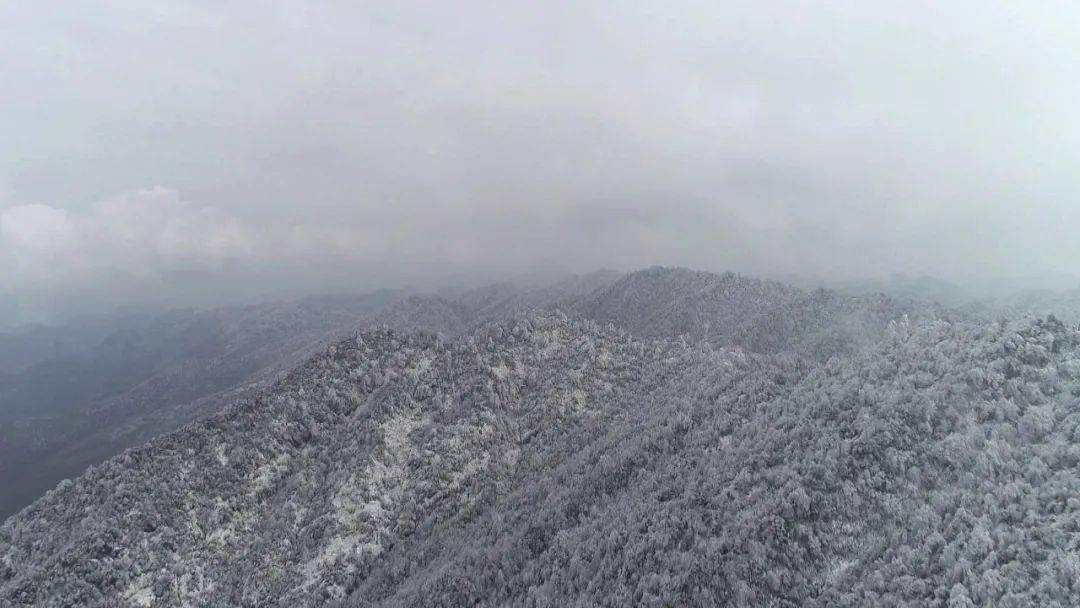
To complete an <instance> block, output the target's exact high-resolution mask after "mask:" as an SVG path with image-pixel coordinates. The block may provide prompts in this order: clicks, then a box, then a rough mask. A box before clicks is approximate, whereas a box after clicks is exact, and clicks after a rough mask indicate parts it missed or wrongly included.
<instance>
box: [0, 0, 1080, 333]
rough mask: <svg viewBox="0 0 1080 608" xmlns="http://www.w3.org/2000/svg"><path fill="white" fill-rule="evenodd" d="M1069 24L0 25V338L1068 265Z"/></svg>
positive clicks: (356, 14) (541, 12)
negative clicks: (272, 301) (128, 307)
mask: <svg viewBox="0 0 1080 608" xmlns="http://www.w3.org/2000/svg"><path fill="white" fill-rule="evenodd" d="M1078 26H1080V7H1078V6H1076V5H1075V4H1072V3H1048V2H1025V3H1010V4H1009V5H1004V4H1001V5H998V4H987V3H981V2H966V1H965V2H950V3H931V2H909V3H904V4H902V5H898V4H894V3H884V2H865V1H851V2H816V3H804V2H779V1H775V0H768V1H760V0H756V1H754V2H723V3H716V2H677V3H638V2H619V3H614V2H611V3H607V2H589V1H584V2H582V1H579V2H567V3H562V2H543V3H523V2H492V3H480V2H460V3H457V2H455V3H448V2H431V3H420V2H390V3H387V2H371V3H351V2H300V1H295V2H249V1H239V2H229V3H218V2H205V3H203V2H178V1H168V2H154V1H149V0H138V1H135V0H128V1H114V2H90V3H77V4H73V3H45V4H42V3H31V2H12V3H4V4H3V5H0V84H2V85H3V86H0V109H2V110H0V141H2V142H3V145H2V146H0V326H4V325H10V324H14V323H19V322H26V321H32V320H42V319H44V318H47V317H50V316H56V315H60V314H72V313H78V312H83V311H86V310H90V309H104V308H107V307H109V306H115V305H124V304H131V303H137V302H159V303H160V302H166V303H176V304H187V303H199V304H213V303H219V302H226V301H239V300H244V299H250V298H255V297H266V296H267V295H272V294H283V293H297V292H305V291H354V290H358V289H365V288H371V287H376V286H400V285H437V284H446V283H448V282H454V281H464V280H479V278H498V277H502V276H510V275H514V274H518V273H527V272H537V271H590V270H594V269H597V268H613V269H619V270H626V269H632V268H637V267H642V266H648V265H653V264H668V265H686V266H692V267H696V268H700V269H704V270H735V271H740V272H745V273H752V274H767V275H779V274H791V273H794V274H799V275H803V276H810V277H826V278H829V279H832V280H849V279H856V278H860V277H873V276H886V275H888V274H891V273H897V272H901V273H908V274H911V275H930V276H935V277H942V278H957V277H968V278H979V279H987V278H993V277H1018V276H1054V277H1059V276H1065V277H1070V276H1072V275H1073V274H1074V272H1075V270H1076V262H1077V260H1080V239H1078V238H1076V234H1077V226H1080V203H1078V202H1077V194H1078V191H1080V184H1078V179H1080V178H1078V173H1077V171H1076V168H1075V166H1076V164H1077V161H1078V160H1080V112H1078V110H1077V104H1076V100H1077V99H1080V95H1078V93H1080V91H1078V89H1080V64H1078V63H1077V62H1076V61H1075V57H1076V56H1077V53H1078V52H1080V27H1078Z"/></svg>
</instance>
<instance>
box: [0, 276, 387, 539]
mask: <svg viewBox="0 0 1080 608" xmlns="http://www.w3.org/2000/svg"><path fill="white" fill-rule="evenodd" d="M394 297H396V296H395V295H394V294H392V293H390V292H373V293H370V294H362V295H357V296H324V297H318V298H308V299H305V300H301V301H298V302H293V303H274V304H264V305H257V306H243V307H230V308H222V309H213V310H208V311H192V310H181V311H172V312H168V313H164V314H160V315H144V316H134V317H124V318H117V319H114V320H111V321H110V322H109V329H108V331H105V330H101V329H100V328H95V331H98V332H99V333H100V334H101V336H102V337H101V338H100V339H99V340H98V341H96V342H94V343H92V344H91V343H89V342H88V343H87V344H83V345H82V346H80V347H79V348H77V349H73V350H70V351H66V352H65V354H64V355H62V356H59V357H54V358H50V359H45V360H43V361H39V362H37V363H34V364H32V365H29V366H27V367H26V368H24V369H22V370H20V371H19V372H18V373H15V374H10V375H8V376H6V377H4V378H0V487H3V488H4V492H0V518H3V517H6V516H8V515H10V514H11V513H13V512H14V511H16V510H17V509H19V508H21V507H23V506H25V505H26V504H29V503H30V502H31V501H32V500H33V499H35V498H37V497H38V496H40V495H41V494H43V493H44V492H45V491H46V490H47V489H48V488H51V487H53V486H54V485H56V483H57V482H59V481H60V480H61V479H64V478H65V477H71V476H74V475H77V474H79V473H81V472H82V470H83V469H85V468H86V466H87V465H89V464H92V463H97V462H101V461H102V460H104V459H105V458H107V457H109V456H112V455H114V454H117V453H119V452H120V451H122V450H123V449H124V448H126V447H130V446H133V445H138V444H140V443H142V442H144V441H146V440H148V439H150V438H151V437H154V436H155V435H157V434H159V433H162V432H167V431H171V430H174V429H176V428H179V427H180V426H181V425H183V424H184V423H186V422H189V421H191V420H194V419H196V418H198V417H200V416H203V415H206V414H209V413H213V412H215V411H217V410H218V409H220V408H221V407H223V406H224V405H225V404H227V403H229V402H230V401H233V400H235V399H236V398H237V397H238V396H239V395H242V394H245V393H248V392H251V391H252V390H258V389H260V388H265V386H267V385H268V384H269V383H270V382H272V381H273V380H274V379H275V378H277V377H279V376H280V375H281V374H282V373H284V372H287V371H289V370H291V369H292V368H294V367H296V365H298V364H299V363H301V362H302V361H304V360H305V359H307V358H308V357H309V356H311V355H312V354H314V352H315V349H320V348H324V347H325V346H326V345H327V344H329V343H332V342H334V341H337V340H339V339H340V338H341V337H343V336H344V335H347V334H348V333H349V332H352V331H354V330H355V329H356V328H357V327H358V326H359V325H360V323H361V321H362V320H363V319H365V318H367V317H369V316H370V315H371V314H373V313H374V312H376V311H378V310H380V309H381V308H382V307H383V306H385V305H386V303H387V302H389V301H391V299H392V298H394ZM71 331H72V332H74V333H78V328H77V327H76V328H74V329H72V330H71ZM39 333H41V332H39ZM53 333H61V334H62V333H63V332H62V331H60V330H56V331H53V332H44V335H45V337H46V338H48V339H49V341H50V342H52V341H53V340H52V339H51V335H52V334H53ZM84 333H86V332H84ZM39 341H40V340H39Z"/></svg>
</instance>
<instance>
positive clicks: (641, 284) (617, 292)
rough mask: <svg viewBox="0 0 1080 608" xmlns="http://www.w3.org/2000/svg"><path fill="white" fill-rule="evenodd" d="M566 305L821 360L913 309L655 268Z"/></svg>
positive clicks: (718, 342)
mask: <svg viewBox="0 0 1080 608" xmlns="http://www.w3.org/2000/svg"><path fill="white" fill-rule="evenodd" d="M570 307H571V308H572V309H574V310H576V311H578V312H580V313H581V314H583V315H584V316H586V317H588V318H590V319H593V320H595V321H597V322H599V323H608V322H612V323H615V324H617V325H619V326H621V327H624V328H625V329H626V330H628V331H630V332H632V333H634V334H637V335H640V336H649V337H657V338H665V337H675V336H680V335H682V336H686V337H688V338H689V339H690V340H692V341H705V342H708V343H710V344H713V345H714V346H718V347H739V348H742V349H745V350H748V351H750V352H757V353H779V352H798V353H801V354H806V355H810V356H813V357H815V358H818V359H821V360H826V359H828V357H830V356H832V355H835V354H844V353H847V352H851V351H852V350H855V349H858V348H861V347H863V346H866V345H867V344H871V343H873V342H874V341H875V340H876V339H877V338H878V337H880V335H881V333H882V331H883V330H884V329H885V327H886V325H887V324H888V322H889V321H890V320H892V319H896V318H899V317H900V316H902V315H904V314H907V313H915V312H916V309H913V308H912V307H910V306H901V305H899V304H897V303H895V302H893V301H891V300H890V299H888V298H886V297H884V296H864V297H845V296H840V295H838V294H836V293H833V292H830V291H826V290H823V289H818V290H815V291H811V292H807V291H803V290H800V289H796V288H794V287H789V286H787V285H783V284H781V283H776V282H773V281H764V280H760V279H754V278H749V277H743V276H739V275H735V274H732V273H725V274H722V275H717V274H713V273H708V272H695V271H691V270H685V269H681V268H661V267H657V268H650V269H647V270H642V271H638V272H634V273H631V274H628V275H625V276H623V277H622V278H620V279H618V280H617V281H614V282H613V283H611V284H610V285H609V286H607V287H606V288H602V289H598V290H596V291H594V292H593V293H591V294H588V295H587V296H585V297H582V298H579V299H577V300H576V301H574V302H573V303H571V304H570ZM920 312H923V313H925V314H929V315H931V316H932V315H934V314H935V312H936V311H934V310H933V309H928V310H925V311H920Z"/></svg>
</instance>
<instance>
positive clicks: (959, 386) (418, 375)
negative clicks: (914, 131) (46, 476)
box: [0, 268, 1080, 608]
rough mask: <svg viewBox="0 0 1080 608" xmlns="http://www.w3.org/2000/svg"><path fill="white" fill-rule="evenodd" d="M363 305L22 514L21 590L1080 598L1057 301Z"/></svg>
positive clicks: (1074, 383)
mask: <svg viewBox="0 0 1080 608" xmlns="http://www.w3.org/2000/svg"><path fill="white" fill-rule="evenodd" d="M376 308H378V311H375V309H376ZM284 310H291V309H289V308H288V307H286V309H284ZM349 310H350V311H353V312H352V313H350V314H354V315H356V316H355V317H353V319H352V320H351V321H348V322H344V321H345V320H344V319H339V320H342V321H343V323H342V325H346V324H350V323H351V324H352V328H353V329H351V330H349V334H350V335H349V336H348V337H343V338H341V339H332V340H331V339H327V338H326V337H325V336H327V335H328V334H324V337H323V338H317V339H312V340H310V341H309V340H308V338H310V337H312V336H313V335H314V333H313V332H314V330H312V333H305V334H304V335H305V336H307V337H305V338H304V339H300V338H296V339H295V341H293V342H290V343H291V344H299V343H301V342H303V343H304V344H306V345H308V346H305V347H303V348H298V349H295V350H289V352H290V353H295V356H296V357H299V356H300V353H301V352H303V353H304V354H305V355H306V354H307V353H308V352H309V349H311V350H314V351H316V352H314V354H313V355H312V356H310V357H308V358H306V360H305V361H304V362H303V363H302V364H300V365H299V366H298V367H295V369H293V370H292V371H291V372H288V373H287V374H285V375H284V376H283V377H280V379H276V380H273V381H271V379H273V378H277V371H278V370H281V369H283V368H284V367H287V365H288V362H289V361H292V359H289V358H288V357H281V356H280V353H282V352H285V351H286V350H288V349H285V348H284V347H275V348H274V349H273V353H274V354H273V356H269V355H268V356H267V357H265V358H258V360H259V361H260V362H263V363H264V364H263V365H262V366H261V367H258V366H254V365H253V366H251V367H244V368H243V369H255V368H256V367H258V369H259V370H266V371H263V372H250V373H249V375H248V376H246V378H258V379H259V380H256V381H254V382H250V383H249V384H244V385H243V386H248V387H250V389H249V390H238V391H236V392H234V393H233V394H234V395H235V396H236V397H237V400H236V401H234V402H232V403H231V404H230V405H227V406H224V407H223V408H221V407H220V406H219V405H214V406H207V407H205V408H203V407H202V406H192V405H182V406H179V407H180V408H181V411H185V412H199V414H198V415H192V416H189V419H191V420H193V421H192V422H188V423H186V424H184V425H183V427H182V428H180V429H179V430H176V431H175V432H171V433H167V434H164V435H162V436H159V437H157V438H155V439H153V440H151V441H149V442H148V443H145V444H142V445H140V446H138V447H132V448H129V449H126V450H124V451H123V452H122V453H121V454H119V455H117V456H115V457H113V458H110V459H108V460H107V461H105V462H103V463H101V464H98V465H94V466H92V467H90V468H89V470H87V471H86V472H85V473H84V474H82V475H81V476H79V477H77V478H75V479H72V480H67V481H64V482H62V483H61V484H60V485H59V486H57V487H56V488H55V489H53V490H51V491H49V492H48V494H46V495H45V496H44V497H42V498H41V499H39V500H37V501H36V502H34V503H33V504H32V505H31V506H29V507H28V508H26V509H24V510H22V511H21V512H19V513H17V514H15V515H14V516H12V517H11V518H9V519H8V520H7V521H6V522H5V523H4V524H3V526H2V527H0V604H4V603H6V604H10V605H13V606H74V605H78V606H189V605H190V606H321V605H328V606H466V605H468V606H578V605H580V606H627V605H636V606H717V605H720V606H855V605H859V606H862V605H865V606H949V607H950V608H952V607H957V606H976V605H998V606H1029V605H1038V606H1073V605H1080V585H1077V584H1076V581H1077V580H1080V567H1078V566H1077V564H1080V500H1078V499H1077V498H1076V497H1078V496H1080V468H1078V465H1080V409H1078V407H1080V406H1078V403H1080V333H1078V332H1077V331H1076V330H1075V329H1074V328H1072V327H1071V326H1070V325H1067V324H1065V323H1062V322H1061V321H1058V320H1057V319H1056V318H1052V317H1048V318H1018V319H1011V320H1010V319H1000V320H992V319H987V318H984V317H982V316H981V315H977V314H970V313H967V312H958V311H956V310H951V309H947V308H943V307H941V306H936V305H928V304H921V303H917V302H913V301H895V300H892V299H890V298H888V297H885V296H880V295H878V296H842V295H839V294H837V293H834V292H830V291H826V290H815V291H803V290H800V289H796V288H792V287H788V286H785V285H782V284H779V283H775V282H769V281H761V280H757V279H753V278H748V277H742V276H738V275H732V274H726V275H716V274H709V273H700V272H692V271H687V270H681V269H670V268H652V269H648V270H644V271H640V272H635V273H630V274H627V275H616V274H613V273H600V274H596V275H586V276H583V277H575V278H572V279H568V280H566V281H562V282H560V283H556V284H554V285H548V286H543V287H527V288H526V287H515V286H513V285H499V286H494V287H491V288H486V289H480V290H469V291H464V292H460V293H453V294H448V293H444V294H441V295H433V296H424V295H412V296H408V297H405V298H404V299H403V300H401V301H398V302H396V303H394V304H390V305H388V306H385V307H382V308H379V307H378V306H375V305H372V306H371V310H368V309H365V310H364V311H359V312H358V311H357V310H355V309H354V308H349ZM296 314H298V313H294V312H289V313H286V312H279V313H276V315H277V316H275V315H274V314H269V313H267V312H265V311H263V312H260V311H257V310H254V309H253V310H250V311H248V313H247V314H244V315H239V317H243V318H244V319H247V322H249V323H255V324H256V325H257V326H259V327H262V326H264V325H265V324H267V323H269V322H267V321H257V320H256V318H263V319H268V318H287V319H292V320H293V322H290V323H282V326H290V327H291V326H293V324H294V323H295V322H296V319H297V318H298V317H296V316H295V315H296ZM263 315H266V316H263ZM320 318H322V316H321V315H320ZM335 318H337V317H335ZM269 325H270V326H272V327H278V325H277V324H276V322H275V323H269ZM301 325H302V323H301ZM313 325H318V324H313ZM331 325H333V328H337V327H340V326H339V325H336V324H331ZM319 327H322V325H319ZM333 328H332V330H328V332H330V333H333V331H337V330H336V329H333ZM356 328H361V330H360V331H359V332H358V333H352V332H353V331H354V330H355V329H356ZM342 331H344V330H342ZM222 333H224V334H225V335H233V336H236V335H238V334H237V333H236V332H233V333H229V332H222ZM240 333H241V334H242V335H245V336H246V335H262V334H260V333H259V332H251V333H249V332H247V331H245V332H240ZM288 333H289V335H300V333H301V332H295V333H294V332H288ZM169 335H170V336H172V338H171V339H170V340H169V343H170V344H173V345H176V346H177V348H178V351H177V352H183V353H185V355H184V356H186V357H190V358H191V360H192V361H196V360H197V361H203V360H204V359H205V353H208V352H217V353H229V352H236V351H230V350H229V349H228V348H227V346H228V345H235V344H238V343H239V342H238V341H232V342H230V341H228V340H225V341H224V345H225V346H222V345H221V344H220V343H213V344H214V346H215V347H216V348H217V350H213V349H212V348H211V346H207V345H205V343H203V342H200V341H193V342H190V341H185V340H183V339H180V338H177V337H176V335H177V334H169ZM178 335H180V336H184V335H187V334H185V333H183V332H180V333H179V334H178ZM237 340H239V338H237ZM323 340H325V341H323ZM283 342H285V341H284V340H278V341H277V342H274V344H281V343H283ZM316 343H320V344H322V346H320V347H318V348H315V347H314V346H312V345H314V344H316ZM180 345H186V346H184V347H183V348H181V347H180ZM243 352H246V351H243ZM219 356H224V355H219ZM175 358H176V359H178V360H180V359H183V357H175ZM183 360H186V359H183ZM271 361H276V363H273V362H271ZM201 365H202V366H201V367H195V369H198V370H199V371H198V373H199V374H204V373H206V371H205V370H209V369H212V368H213V369H216V368H218V367H219V366H222V365H224V363H217V364H215V365H209V364H201ZM185 369H187V368H185ZM251 374H255V375H254V376H253V375H251ZM239 375H241V374H237V375H233V376H228V378H230V379H231V380H230V382H233V385H234V386H241V385H240V384H238V382H239V381H237V380H235V379H236V378H237V377H238V376H239ZM199 377H202V376H199ZM263 378H266V379H267V380H266V381H265V383H262V380H261V379H263ZM224 384H228V382H223V385H224ZM162 386H164V387H168V386H178V384H168V383H165V384H162ZM171 390H176V391H178V392H180V393H181V394H182V396H181V397H178V398H177V399H176V400H174V402H177V403H179V402H181V401H183V399H185V398H188V397H190V394H183V393H182V391H180V389H179V388H175V389H171ZM162 392H167V391H162ZM216 394H217V393H216ZM136 402H137V400H136ZM162 403H164V402H162ZM188 403H190V402H188ZM132 407H136V406H134V405H133V406H132ZM162 407H164V408H165V409H168V408H169V407H171V406H162ZM136 409H137V408H136ZM215 409H220V411H218V412H217V413H211V412H213V411H214V410H215ZM109 411H112V410H109ZM116 411H121V412H127V411H134V410H124V409H123V408H120V409H118V410H116ZM182 418H184V417H183V416H178V417H174V418H173V419H174V420H176V421H177V422H179V421H180V420H181V419H182ZM128 419H130V417H129V416H128V415H126V414H124V415H120V416H119V418H117V419H116V420H128ZM106 426H107V425H106Z"/></svg>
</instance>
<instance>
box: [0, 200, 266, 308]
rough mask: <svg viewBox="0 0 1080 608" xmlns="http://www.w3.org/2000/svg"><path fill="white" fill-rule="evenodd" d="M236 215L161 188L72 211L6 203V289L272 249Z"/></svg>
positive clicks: (2, 212) (1, 284)
mask: <svg viewBox="0 0 1080 608" xmlns="http://www.w3.org/2000/svg"><path fill="white" fill-rule="evenodd" d="M264 239H265V235H260V234H259V231H258V230H257V229H255V228H254V227H252V226H247V225H244V224H243V223H242V222H241V221H240V220H239V219H237V218H236V217H232V216H230V215H228V214H227V213H225V212H223V211H221V210H219V209H214V208H212V207H199V206H195V205H192V204H190V203H188V202H186V201H184V200H182V199H181V198H180V196H179V195H178V194H177V193H176V192H175V191H174V190H170V189H167V188H162V187H155V188H149V189H145V190H138V191H135V192H130V193H126V194H123V195H120V196H116V197H113V198H109V199H106V200H103V201H100V202H97V203H95V204H93V205H91V206H90V207H89V208H86V209H84V210H81V211H69V210H66V209H61V208H57V207H52V206H49V205H43V204H27V205H14V206H9V207H7V208H4V209H0V263H3V264H4V266H5V267H6V268H7V271H6V272H5V273H3V274H0V290H12V291H14V290H18V289H21V288H28V287H29V288H49V287H57V286H62V285H69V284H78V283H83V282H87V281H92V280H95V279H96V278H99V277H100V276H102V275H103V274H112V273H123V274H126V275H130V276H132V277H142V278H147V277H154V276H156V275H159V274H161V273H163V272H170V271H185V270H219V269H221V268H223V267H224V266H226V265H228V264H230V263H236V262H239V261H246V260H250V259H251V258H252V257H253V256H256V255H258V254H259V250H260V249H265V248H266V246H267V245H266V244H265V243H264V242H263V241H264Z"/></svg>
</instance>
